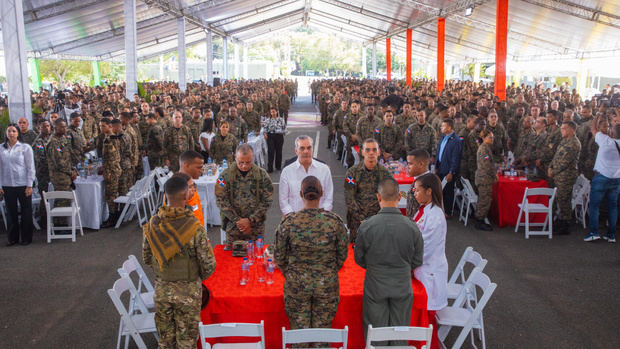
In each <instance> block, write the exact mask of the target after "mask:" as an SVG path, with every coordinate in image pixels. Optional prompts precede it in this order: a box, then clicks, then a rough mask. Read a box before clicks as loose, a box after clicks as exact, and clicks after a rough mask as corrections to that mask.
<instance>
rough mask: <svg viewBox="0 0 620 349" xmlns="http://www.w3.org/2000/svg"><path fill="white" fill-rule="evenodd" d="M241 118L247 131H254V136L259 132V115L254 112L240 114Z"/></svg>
mask: <svg viewBox="0 0 620 349" xmlns="http://www.w3.org/2000/svg"><path fill="white" fill-rule="evenodd" d="M242 117H243V120H245V123H246V124H247V125H248V130H249V131H254V133H256V134H258V133H259V132H260V126H261V125H260V115H259V114H258V113H257V112H256V111H254V110H252V111H250V112H248V111H246V112H244V113H243V114H242Z"/></svg>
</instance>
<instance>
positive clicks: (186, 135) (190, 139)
mask: <svg viewBox="0 0 620 349" xmlns="http://www.w3.org/2000/svg"><path fill="white" fill-rule="evenodd" d="M187 150H194V136H193V135H192V132H191V131H190V130H189V128H187V126H185V125H183V114H182V113H181V112H180V111H175V112H174V114H173V116H172V127H169V128H167V129H166V130H165V131H164V151H165V157H166V165H167V166H168V168H169V169H170V170H171V171H172V172H177V171H178V170H179V155H180V154H181V153H182V152H184V151H187Z"/></svg>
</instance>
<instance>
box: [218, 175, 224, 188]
mask: <svg viewBox="0 0 620 349" xmlns="http://www.w3.org/2000/svg"><path fill="white" fill-rule="evenodd" d="M217 185H219V186H220V187H223V186H225V185H226V180H224V177H220V178H218V179H217Z"/></svg>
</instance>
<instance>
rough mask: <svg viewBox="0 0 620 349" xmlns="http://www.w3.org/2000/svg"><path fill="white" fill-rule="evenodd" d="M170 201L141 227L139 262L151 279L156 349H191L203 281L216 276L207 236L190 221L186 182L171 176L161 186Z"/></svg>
mask: <svg viewBox="0 0 620 349" xmlns="http://www.w3.org/2000/svg"><path fill="white" fill-rule="evenodd" d="M164 192H165V194H166V198H167V201H168V205H167V206H163V207H160V208H159V210H158V212H157V215H155V216H153V217H151V219H150V221H149V223H148V224H145V225H144V228H143V234H144V239H143V242H142V261H143V262H144V264H146V265H150V266H151V267H152V268H153V272H154V274H155V295H154V296H153V300H154V301H155V326H156V327H157V334H158V336H159V338H158V341H159V346H158V347H159V348H160V349H163V348H166V349H167V348H176V349H193V348H196V341H197V340H198V324H199V323H200V305H201V301H202V286H201V285H202V281H203V280H205V279H207V278H209V276H211V274H213V272H214V271H215V265H216V262H215V256H214V255H213V248H212V247H211V243H210V242H209V238H208V237H207V232H206V231H205V229H204V227H203V226H202V225H201V223H200V222H199V221H198V220H197V219H196V217H194V215H193V213H192V210H191V208H190V207H187V206H186V201H187V199H188V196H189V195H188V192H189V190H188V185H187V181H186V180H185V179H183V178H181V177H176V176H173V177H172V178H170V179H169V180H168V181H167V182H166V184H165V185H164Z"/></svg>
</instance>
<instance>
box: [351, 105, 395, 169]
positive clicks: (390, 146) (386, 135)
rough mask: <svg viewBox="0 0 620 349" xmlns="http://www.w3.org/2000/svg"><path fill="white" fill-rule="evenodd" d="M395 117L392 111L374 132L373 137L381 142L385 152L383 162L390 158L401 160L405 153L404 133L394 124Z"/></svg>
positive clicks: (384, 117)
mask: <svg viewBox="0 0 620 349" xmlns="http://www.w3.org/2000/svg"><path fill="white" fill-rule="evenodd" d="M393 115H394V114H392V111H390V112H389V113H385V114H384V115H383V120H384V121H383V123H381V125H379V126H378V127H375V129H374V130H373V136H374V138H375V139H376V140H377V142H379V148H380V149H382V150H383V153H382V156H383V160H388V159H389V158H390V157H393V158H395V159H397V158H401V157H402V156H403V153H404V152H405V144H404V142H403V132H402V131H401V128H400V127H398V125H396V124H394V117H393ZM360 139H366V138H360Z"/></svg>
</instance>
